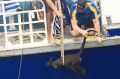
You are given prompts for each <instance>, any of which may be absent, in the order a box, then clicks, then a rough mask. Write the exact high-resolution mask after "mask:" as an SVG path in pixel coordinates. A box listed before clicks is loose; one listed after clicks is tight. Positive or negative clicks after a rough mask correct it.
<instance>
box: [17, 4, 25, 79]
mask: <svg viewBox="0 0 120 79" xmlns="http://www.w3.org/2000/svg"><path fill="white" fill-rule="evenodd" d="M22 5H23V6H22V9H23V10H24V8H25V4H24V2H23V4H22ZM22 18H23V19H22V22H24V13H23V14H22ZM23 28H24V24H23ZM22 63H23V42H22V47H21V55H20V62H19V71H18V79H20V78H21V70H22Z"/></svg>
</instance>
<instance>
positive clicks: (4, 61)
mask: <svg viewBox="0 0 120 79" xmlns="http://www.w3.org/2000/svg"><path fill="white" fill-rule="evenodd" d="M119 51H120V46H112V47H102V48H92V49H85V51H84V53H83V55H82V58H83V61H82V64H81V65H82V67H84V68H86V70H87V72H88V79H120V52H119ZM76 52H78V50H73V51H66V52H65V53H66V54H68V53H76ZM50 57H53V59H56V58H58V57H60V52H54V53H48V54H36V55H27V56H23V62H22V70H21V77H20V79H82V78H81V76H80V75H79V74H78V73H76V72H73V71H71V70H70V69H68V68H65V67H63V68H61V69H57V70H55V69H53V67H51V66H46V63H47V61H48V60H49V58H50ZM19 62H20V56H18V57H8V58H0V79H17V77H18V71H19Z"/></svg>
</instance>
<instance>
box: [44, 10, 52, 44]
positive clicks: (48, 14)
mask: <svg viewBox="0 0 120 79" xmlns="http://www.w3.org/2000/svg"><path fill="white" fill-rule="evenodd" d="M46 19H47V33H48V34H47V35H48V42H49V43H53V35H52V32H51V23H52V20H53V12H52V10H49V11H48V12H47V14H46Z"/></svg>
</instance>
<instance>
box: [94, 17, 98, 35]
mask: <svg viewBox="0 0 120 79" xmlns="http://www.w3.org/2000/svg"><path fill="white" fill-rule="evenodd" d="M93 24H94V28H95V31H97V32H98V34H100V23H99V19H93Z"/></svg>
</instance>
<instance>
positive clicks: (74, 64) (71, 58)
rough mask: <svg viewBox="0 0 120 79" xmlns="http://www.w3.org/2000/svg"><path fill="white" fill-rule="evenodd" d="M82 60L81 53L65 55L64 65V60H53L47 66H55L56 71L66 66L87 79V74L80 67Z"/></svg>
mask: <svg viewBox="0 0 120 79" xmlns="http://www.w3.org/2000/svg"><path fill="white" fill-rule="evenodd" d="M80 63H81V58H80V53H77V54H69V55H65V59H64V64H63V63H62V58H61V57H60V58H58V59H57V60H54V61H53V60H52V58H51V59H50V60H49V61H48V62H47V65H51V66H53V67H54V68H55V69H57V68H60V67H62V66H65V67H67V68H70V69H71V70H72V71H74V72H78V73H80V75H81V76H82V77H83V79H86V78H87V72H86V70H85V69H84V68H82V67H81V66H80Z"/></svg>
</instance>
